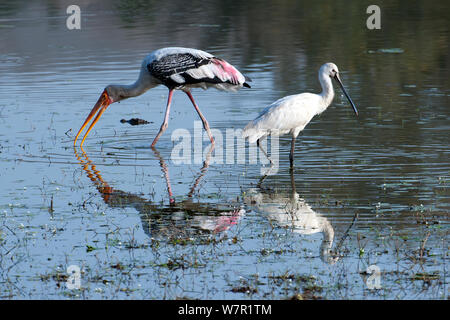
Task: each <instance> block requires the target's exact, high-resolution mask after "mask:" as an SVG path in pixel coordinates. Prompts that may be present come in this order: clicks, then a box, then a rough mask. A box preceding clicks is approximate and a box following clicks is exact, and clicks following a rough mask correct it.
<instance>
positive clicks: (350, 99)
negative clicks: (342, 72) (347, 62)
mask: <svg viewBox="0 0 450 320" xmlns="http://www.w3.org/2000/svg"><path fill="white" fill-rule="evenodd" d="M334 79H335V80H336V81H337V82H338V83H339V85H340V86H341V89H342V91H344V94H345V96H346V97H347V99H348V102H350V104H351V105H352V108H353V111H355V114H356V115H358V110H357V109H356V106H355V104H354V103H353V101H352V98H350V96H349V95H348V93H347V91H345V88H344V85H343V84H342V81H341V79H340V78H339V74H338V73H336V75H335V76H334Z"/></svg>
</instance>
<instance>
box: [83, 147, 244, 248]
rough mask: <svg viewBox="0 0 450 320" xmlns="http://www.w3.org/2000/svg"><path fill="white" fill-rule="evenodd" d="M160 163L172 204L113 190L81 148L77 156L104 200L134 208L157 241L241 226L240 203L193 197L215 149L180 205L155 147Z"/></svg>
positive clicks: (112, 205) (119, 206)
mask: <svg viewBox="0 0 450 320" xmlns="http://www.w3.org/2000/svg"><path fill="white" fill-rule="evenodd" d="M152 149H153V152H154V154H155V156H156V158H157V159H158V161H159V164H160V167H161V170H162V172H163V174H164V179H165V181H166V185H167V191H168V195H169V205H166V206H164V205H161V204H156V203H154V202H152V201H150V200H148V199H146V198H144V197H143V196H141V195H137V194H133V193H130V192H126V191H122V190H120V189H117V188H115V187H114V188H113V187H111V186H110V185H109V184H108V183H107V182H106V181H105V179H104V178H103V177H102V175H101V173H100V170H98V169H97V167H96V165H95V164H94V163H93V162H92V161H91V159H89V157H88V155H87V153H86V152H85V151H84V150H83V149H82V148H81V151H82V152H81V154H79V153H78V152H77V150H76V148H74V153H75V156H76V158H77V159H78V161H79V163H80V164H81V167H82V169H83V171H84V172H85V173H86V174H87V176H88V178H89V179H90V180H91V181H92V182H93V183H94V185H95V187H96V188H97V190H98V191H99V193H100V195H101V197H102V198H103V201H104V202H105V203H106V204H107V205H108V206H109V207H111V208H126V207H131V208H134V209H135V210H136V211H138V212H139V215H140V218H141V222H142V227H143V229H144V232H145V233H146V234H147V235H148V236H149V237H154V238H157V237H158V238H159V237H161V238H163V237H164V238H166V239H170V238H174V237H176V238H191V237H195V236H199V235H205V234H215V233H220V232H223V231H226V230H228V229H229V228H230V227H232V226H233V225H235V224H237V222H238V221H239V219H240V217H241V216H242V215H243V214H244V213H245V211H244V210H243V209H242V208H239V206H238V204H232V203H224V204H223V203H207V202H194V201H193V197H192V196H193V194H194V192H195V190H196V188H197V186H198V185H199V183H200V181H201V179H202V178H203V177H204V175H205V174H206V172H207V170H208V167H209V160H210V157H211V152H212V150H213V146H211V148H210V149H209V152H208V154H207V155H206V158H205V161H204V163H203V167H202V168H201V169H200V172H199V173H198V175H197V177H196V179H195V180H194V183H193V185H192V186H191V187H190V190H189V193H188V194H187V199H185V200H182V201H179V202H176V201H175V198H174V195H173V192H172V187H171V182H170V176H169V167H168V166H167V164H166V162H165V161H164V159H163V157H162V156H161V155H160V153H159V152H158V151H157V150H156V149H155V148H152Z"/></svg>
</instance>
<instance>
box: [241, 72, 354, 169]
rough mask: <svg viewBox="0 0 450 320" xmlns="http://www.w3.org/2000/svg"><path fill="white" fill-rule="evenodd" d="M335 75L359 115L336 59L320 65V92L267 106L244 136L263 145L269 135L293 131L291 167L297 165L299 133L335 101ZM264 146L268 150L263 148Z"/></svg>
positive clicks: (245, 130) (299, 95)
mask: <svg viewBox="0 0 450 320" xmlns="http://www.w3.org/2000/svg"><path fill="white" fill-rule="evenodd" d="M331 79H335V80H336V81H337V82H338V83H339V85H340V86H341V88H342V91H344V94H345V96H346V97H347V99H348V101H349V102H350V104H351V106H352V107H353V110H354V111H355V113H356V115H358V110H356V107H355V104H354V103H353V101H352V99H351V98H350V96H349V95H348V93H347V91H345V88H344V85H343V84H342V82H341V79H340V77H339V70H338V67H337V66H336V65H335V64H334V63H325V64H324V65H322V66H321V67H320V69H319V81H320V84H321V86H322V92H321V93H320V94H314V93H301V94H295V95H291V96H287V97H284V98H281V99H279V100H277V101H275V102H274V103H272V104H271V105H269V106H268V107H267V108H265V109H264V110H263V111H262V112H261V113H260V114H259V116H258V117H257V118H256V119H254V120H252V121H250V122H249V124H247V126H246V127H245V128H244V130H243V132H242V135H243V137H244V138H248V140H249V142H250V143H254V142H256V143H257V144H258V146H259V147H260V144H259V141H260V140H261V139H263V138H265V137H267V136H269V135H274V136H281V135H284V134H288V133H289V134H291V135H292V142H291V152H290V154H289V160H290V163H291V167H293V164H294V148H295V139H296V138H297V136H298V134H299V133H300V131H302V130H303V129H304V128H305V127H306V125H307V124H308V123H309V122H310V121H311V119H312V118H313V117H314V116H315V115H317V114H320V113H322V112H324V111H325V110H326V109H327V108H328V106H329V105H330V104H331V101H333V98H334V90H333V84H332V82H331ZM261 150H262V151H263V152H264V154H266V153H265V151H264V150H263V149H262V148H261Z"/></svg>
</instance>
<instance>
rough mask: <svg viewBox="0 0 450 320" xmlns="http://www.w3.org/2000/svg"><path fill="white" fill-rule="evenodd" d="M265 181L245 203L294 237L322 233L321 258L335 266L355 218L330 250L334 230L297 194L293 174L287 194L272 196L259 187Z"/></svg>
mask: <svg viewBox="0 0 450 320" xmlns="http://www.w3.org/2000/svg"><path fill="white" fill-rule="evenodd" d="M265 178H266V176H265V177H264V178H263V179H262V180H260V182H259V184H258V188H255V189H250V190H248V192H247V194H248V195H247V196H246V198H245V201H246V202H247V203H248V204H249V205H250V206H252V207H253V208H254V209H255V211H257V212H260V213H263V214H265V215H267V217H268V218H269V220H270V221H273V222H275V224H276V225H278V226H280V227H286V228H289V229H290V230H292V232H294V233H298V234H302V235H312V234H316V233H322V234H323V239H322V243H321V245H320V258H321V259H322V261H323V262H325V263H328V264H335V263H336V262H337V261H338V260H339V258H340V254H339V251H340V248H341V246H342V243H343V241H344V239H345V238H346V236H347V234H348V231H349V230H350V227H351V226H352V225H353V223H354V221H355V218H356V215H355V218H354V219H353V222H352V224H351V225H350V227H349V229H348V230H347V231H346V232H345V233H344V236H343V237H342V238H341V240H340V241H339V243H338V244H337V245H336V246H335V248H334V249H333V241H334V236H335V234H334V229H333V226H332V225H331V223H330V221H329V220H328V219H327V218H326V217H324V216H322V215H321V214H319V213H316V212H315V211H314V210H313V209H312V208H311V206H310V205H309V204H308V203H306V201H305V200H304V199H303V198H301V197H300V195H299V194H298V193H297V191H296V188H295V180H294V173H293V171H292V170H290V179H291V192H290V193H278V192H273V190H268V189H266V188H264V187H262V186H261V184H262V182H263V180H264V179H265Z"/></svg>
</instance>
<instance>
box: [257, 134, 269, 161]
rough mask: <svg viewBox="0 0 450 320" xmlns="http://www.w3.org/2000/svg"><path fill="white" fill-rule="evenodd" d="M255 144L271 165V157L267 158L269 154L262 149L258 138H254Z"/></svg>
mask: <svg viewBox="0 0 450 320" xmlns="http://www.w3.org/2000/svg"><path fill="white" fill-rule="evenodd" d="M256 145H257V146H258V148H259V149H261V151H262V152H263V153H264V155H265V156H266V158H267V159H268V160H269V161H270V165H273V162H272V159H270V158H269V156H268V155H267V153H266V151H265V150H264V149H263V147H262V146H261V144H260V143H259V139H258V140H256Z"/></svg>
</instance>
